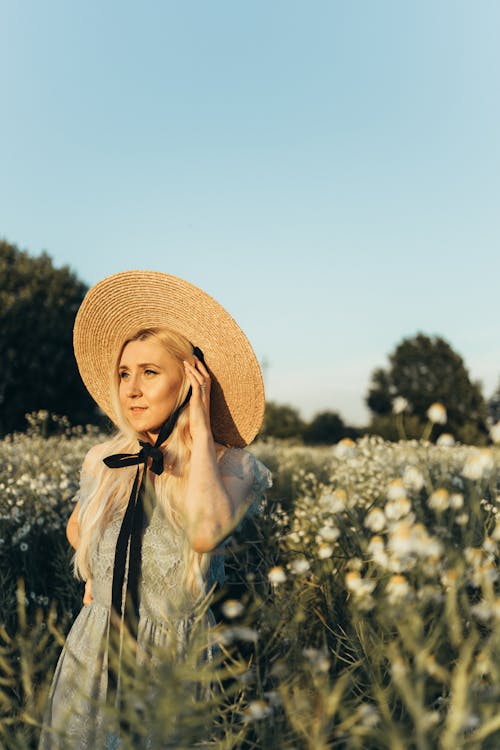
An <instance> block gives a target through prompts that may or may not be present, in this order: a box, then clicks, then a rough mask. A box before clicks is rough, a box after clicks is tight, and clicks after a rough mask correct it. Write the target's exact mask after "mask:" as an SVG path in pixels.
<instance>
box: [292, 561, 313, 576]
mask: <svg viewBox="0 0 500 750" xmlns="http://www.w3.org/2000/svg"><path fill="white" fill-rule="evenodd" d="M310 567H311V566H310V565H309V562H308V561H307V560H306V558H305V557H297V558H295V560H292V562H291V563H290V570H291V571H292V573H294V574H295V575H302V574H303V573H307V571H308V570H309V568H310Z"/></svg>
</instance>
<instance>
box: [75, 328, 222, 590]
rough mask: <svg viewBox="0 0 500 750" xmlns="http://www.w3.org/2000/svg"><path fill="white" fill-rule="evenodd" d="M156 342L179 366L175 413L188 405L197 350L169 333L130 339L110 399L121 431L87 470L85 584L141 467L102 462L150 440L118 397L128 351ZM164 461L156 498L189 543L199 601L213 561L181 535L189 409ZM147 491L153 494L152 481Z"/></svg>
mask: <svg viewBox="0 0 500 750" xmlns="http://www.w3.org/2000/svg"><path fill="white" fill-rule="evenodd" d="M150 339H153V340H154V341H157V342H158V343H159V344H160V345H161V346H163V348H164V349H165V351H166V352H167V353H168V354H170V355H171V356H172V357H174V359H176V360H177V362H178V364H179V370H180V372H182V376H183V381H182V385H181V387H180V390H179V394H178V396H177V402H176V404H175V405H174V409H176V408H177V407H178V406H179V405H180V404H181V403H182V401H183V400H184V399H185V397H186V395H187V392H188V389H189V382H188V380H187V378H186V377H185V374H184V366H183V361H184V360H188V361H191V360H192V358H193V347H192V345H191V344H190V342H189V341H188V340H187V339H186V338H185V337H184V336H182V335H181V334H179V333H177V332H176V331H172V330H170V329H168V328H158V327H155V328H142V329H140V330H138V331H136V332H135V333H134V334H133V335H131V336H129V337H128V338H127V340H126V341H125V342H124V343H123V345H122V346H121V348H120V351H119V353H118V357H117V359H116V362H115V367H114V369H113V372H112V373H111V383H110V386H111V398H112V403H113V409H114V413H115V415H116V417H117V420H116V421H117V426H118V429H119V432H118V434H116V435H115V436H114V437H113V438H111V440H108V441H107V442H105V443H101V444H100V445H98V446H95V447H94V448H93V449H91V451H89V453H88V455H87V458H86V460H85V462H84V465H83V469H82V487H81V494H82V495H83V498H82V501H81V505H80V512H79V516H78V524H79V533H80V541H79V544H78V548H77V550H76V553H75V556H74V569H75V575H77V576H78V577H80V578H83V579H84V580H86V579H87V578H89V577H91V570H90V557H91V554H92V552H93V551H94V550H95V547H96V545H97V543H98V541H99V539H100V537H101V535H102V533H103V531H104V528H105V527H106V526H107V525H108V524H109V523H111V522H112V521H113V520H114V519H115V518H117V517H119V516H120V515H122V514H123V510H124V508H125V507H126V505H127V502H128V499H129V496H130V492H131V489H132V483H133V480H134V477H135V473H136V471H137V469H136V467H135V466H133V467H127V468H121V469H109V468H108V467H107V466H106V465H105V464H104V463H103V461H102V459H103V458H104V457H106V456H108V455H110V454H112V453H135V452H137V450H138V446H137V441H138V440H147V439H148V438H147V436H146V435H145V434H143V433H137V432H136V431H135V430H134V429H133V428H132V427H131V425H130V423H129V422H128V421H127V420H126V418H125V416H124V414H123V412H122V409H121V405H120V399H119V396H118V386H119V377H118V365H119V363H120V359H121V356H122V352H123V350H124V348H125V346H126V345H127V344H128V343H130V342H131V341H147V340H150ZM162 452H163V457H164V471H163V474H161V475H159V476H156V477H155V483H154V493H155V495H156V498H157V502H158V504H159V505H160V507H161V509H162V511H163V513H164V516H165V520H166V523H168V524H169V525H170V526H171V528H172V530H173V532H174V533H179V534H181V535H182V536H183V537H184V542H183V563H184V566H183V570H184V572H183V580H182V583H183V587H184V589H185V591H186V592H187V593H189V594H192V595H194V596H198V595H200V594H202V593H204V592H203V576H204V573H205V572H206V570H207V568H208V564H209V560H210V556H209V555H208V554H200V553H198V552H195V551H194V550H193V549H192V547H191V546H190V544H189V541H188V539H187V536H186V535H185V534H183V533H182V531H183V525H182V512H181V509H182V505H183V501H184V497H185V493H186V485H187V479H188V476H189V464H190V460H191V434H190V432H189V412H188V409H184V410H183V411H182V412H181V414H180V415H179V418H178V420H177V424H176V426H175V428H174V430H173V432H172V434H171V436H170V438H169V439H168V441H167V444H166V445H164V446H162ZM146 481H147V486H146V490H151V489H152V487H151V484H150V482H149V479H147V480H146Z"/></svg>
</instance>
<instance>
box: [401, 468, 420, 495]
mask: <svg viewBox="0 0 500 750" xmlns="http://www.w3.org/2000/svg"><path fill="white" fill-rule="evenodd" d="M403 484H404V485H405V487H407V488H408V489H409V490H415V491H416V492H419V491H420V490H421V489H422V487H423V486H424V484H425V479H424V475H423V474H422V472H421V471H420V469H418V468H417V467H416V466H407V467H406V468H405V471H404V474H403Z"/></svg>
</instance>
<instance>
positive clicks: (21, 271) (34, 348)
mask: <svg viewBox="0 0 500 750" xmlns="http://www.w3.org/2000/svg"><path fill="white" fill-rule="evenodd" d="M85 292H86V286H85V284H83V282H81V281H79V280H78V279H77V277H76V276H75V274H74V273H72V272H71V271H70V270H69V268H68V267H67V266H65V267H63V268H60V269H56V268H54V266H53V265H52V261H51V259H50V257H49V256H48V255H47V254H46V253H43V254H42V255H40V256H39V257H36V258H33V257H30V256H29V255H28V253H26V252H24V251H21V250H19V249H18V248H17V247H16V246H15V245H11V244H9V243H8V242H5V241H0V352H1V367H0V434H6V433H9V432H12V431H14V430H22V429H24V428H25V427H26V423H25V416H24V415H25V414H26V413H28V412H32V411H38V410H41V409H46V410H47V411H49V412H52V413H54V414H59V415H65V416H67V417H68V418H69V420H70V422H71V423H73V424H78V423H85V422H89V421H95V417H96V409H95V405H94V404H93V401H92V400H91V398H90V396H89V395H88V394H87V392H86V390H85V388H84V386H83V384H82V382H81V379H80V375H79V373H78V370H77V367H76V363H75V359H74V356H73V345H72V333H73V322H74V318H75V314H76V311H77V310H78V307H79V305H80V302H81V301H82V299H83V296H84V294H85Z"/></svg>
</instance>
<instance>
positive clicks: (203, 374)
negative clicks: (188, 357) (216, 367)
mask: <svg viewBox="0 0 500 750" xmlns="http://www.w3.org/2000/svg"><path fill="white" fill-rule="evenodd" d="M184 367H185V370H186V375H187V376H188V378H189V381H190V383H191V386H193V387H194V388H196V386H197V387H198V389H199V391H200V395H201V396H203V397H207V396H209V394H210V374H209V372H208V370H207V368H206V367H205V365H204V364H203V362H200V360H199V359H198V358H197V357H195V358H194V365H192V364H190V363H189V362H187V361H185V362H184Z"/></svg>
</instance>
